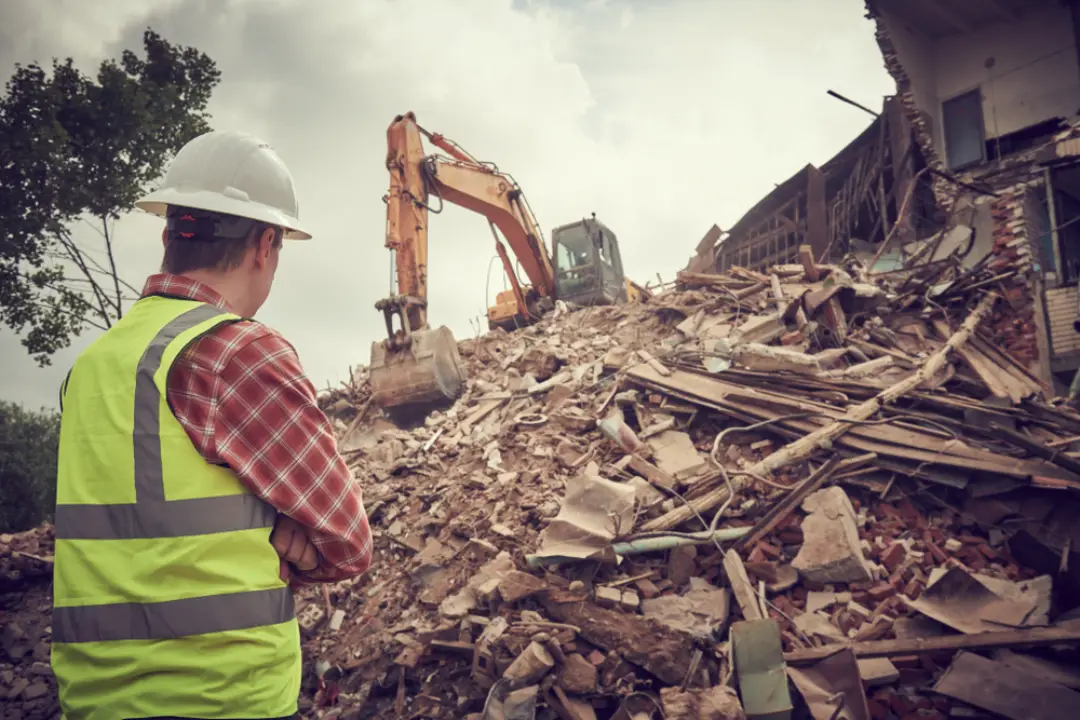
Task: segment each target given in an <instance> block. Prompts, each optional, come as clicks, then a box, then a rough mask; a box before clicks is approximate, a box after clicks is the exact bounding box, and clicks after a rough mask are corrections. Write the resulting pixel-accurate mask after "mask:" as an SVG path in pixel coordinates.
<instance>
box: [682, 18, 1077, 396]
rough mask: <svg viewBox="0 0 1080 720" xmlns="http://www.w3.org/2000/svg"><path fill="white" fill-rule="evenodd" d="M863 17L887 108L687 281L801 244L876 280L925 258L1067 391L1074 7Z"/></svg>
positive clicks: (1073, 267)
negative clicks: (990, 307)
mask: <svg viewBox="0 0 1080 720" xmlns="http://www.w3.org/2000/svg"><path fill="white" fill-rule="evenodd" d="M867 10H868V16H869V17H870V18H872V19H873V20H874V22H875V25H876V38H877V41H878V44H879V46H880V48H881V51H882V57H883V60H884V63H885V67H886V68H887V70H888V72H889V73H890V75H891V76H892V77H893V79H894V80H895V82H896V86H897V92H896V94H895V95H894V96H891V97H888V98H885V101H884V103H883V107H882V109H881V112H880V113H879V114H878V117H876V118H875V119H874V121H873V122H871V123H870V125H869V126H868V127H867V129H866V130H865V131H864V132H863V133H861V134H860V135H859V136H858V137H857V138H855V139H854V140H853V141H852V142H851V143H850V144H849V145H848V146H847V147H845V148H844V149H843V150H841V151H840V152H839V153H838V154H837V155H836V156H835V157H834V158H832V159H831V160H829V161H828V162H827V163H825V164H824V165H822V167H821V168H820V169H818V168H816V167H814V166H813V165H807V166H806V167H805V168H803V169H802V170H800V171H799V172H797V173H796V174H795V175H793V176H792V177H791V178H789V179H788V180H787V181H785V182H783V183H781V184H780V185H779V186H777V188H776V189H775V190H773V191H772V192H770V193H769V194H768V195H767V196H766V197H765V198H763V199H762V200H761V201H760V202H759V203H758V204H757V205H755V206H754V207H753V208H751V209H750V210H749V211H748V212H747V213H746V214H745V215H744V216H743V217H742V218H741V219H740V220H739V221H738V222H737V223H736V224H735V225H734V226H732V228H730V230H729V231H728V232H727V233H726V234H724V233H721V232H720V230H719V228H714V229H713V230H712V231H710V233H709V234H708V235H706V238H705V239H704V240H703V241H702V243H701V244H700V245H699V247H698V249H697V253H696V255H695V257H694V258H693V259H692V260H691V263H690V265H689V267H688V269H690V270H695V271H701V270H704V269H705V268H709V267H711V268H713V269H715V270H717V271H724V270H726V269H728V268H730V267H733V266H738V267H744V268H748V269H761V268H764V267H767V266H768V265H769V264H775V263H785V262H794V261H795V254H796V250H797V248H798V246H799V245H801V244H808V245H810V246H811V247H812V248H813V250H814V255H815V257H816V258H817V260H818V261H821V262H826V261H831V262H835V261H837V260H839V259H840V258H841V257H843V256H844V255H845V254H846V253H848V252H853V253H857V254H860V255H861V256H862V257H863V258H864V259H866V258H876V260H875V264H874V266H873V267H872V268H871V270H872V271H881V272H889V271H896V270H898V269H899V268H900V267H901V266H902V264H903V262H904V261H905V260H906V259H909V258H912V257H915V256H917V255H918V254H920V253H923V254H926V255H927V257H929V258H930V260H931V261H947V258H949V257H950V256H955V257H956V258H957V259H959V260H960V262H961V263H962V264H963V266H964V267H966V268H974V267H981V266H986V267H989V268H991V269H992V270H994V271H995V277H997V279H999V280H1000V281H1001V282H1003V283H1004V285H1005V286H1006V287H1005V293H1004V295H1005V298H1006V299H1007V301H1008V307H1002V308H1001V309H1000V310H999V311H998V314H997V317H996V318H995V319H994V327H995V331H996V332H997V333H999V335H1000V337H1001V339H1002V341H1003V342H1004V343H1005V346H1006V347H1007V348H1008V349H1009V351H1010V352H1011V353H1012V354H1013V355H1014V356H1015V357H1017V358H1019V359H1021V360H1022V361H1024V362H1025V363H1027V365H1028V367H1029V369H1031V371H1032V372H1034V373H1035V374H1036V375H1037V376H1038V377H1040V378H1041V379H1042V380H1044V381H1045V382H1048V383H1052V384H1055V386H1056V388H1057V389H1058V390H1063V389H1064V388H1066V387H1068V386H1069V384H1070V382H1071V381H1072V379H1073V376H1074V374H1075V372H1076V370H1077V369H1078V368H1080V331H1078V329H1077V325H1076V324H1075V323H1076V320H1077V317H1078V308H1080V292H1078V290H1077V287H1078V282H1080V223H1078V222H1077V221H1078V220H1080V53H1078V51H1077V35H1078V33H1080V19H1078V12H1080V11H1078V10H1077V3H1076V2H1062V0H986V1H985V2H984V1H982V0H948V1H945V0H941V1H940V2H931V1H929V0H917V1H913V2H908V1H906V0H868V1H867ZM864 109H866V108H864ZM871 112H872V111H871ZM893 228H895V232H893V233H892V234H891V236H889V235H890V233H889V231H890V229H893ZM887 236H888V247H887V248H885V249H884V250H882V248H881V244H882V243H883V242H884V241H885V239H886V237H887ZM879 251H880V252H879Z"/></svg>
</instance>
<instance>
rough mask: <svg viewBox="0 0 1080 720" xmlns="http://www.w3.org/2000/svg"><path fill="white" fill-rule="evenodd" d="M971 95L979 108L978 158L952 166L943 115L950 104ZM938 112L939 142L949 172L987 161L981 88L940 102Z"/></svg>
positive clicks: (945, 121)
mask: <svg viewBox="0 0 1080 720" xmlns="http://www.w3.org/2000/svg"><path fill="white" fill-rule="evenodd" d="M972 95H974V96H975V97H976V98H977V99H978V106H979V157H978V158H976V159H974V160H968V161H965V162H962V163H959V164H955V165H954V164H953V159H952V157H951V152H950V149H949V132H948V122H947V116H946V113H945V108H946V107H947V106H948V105H949V104H950V103H956V102H958V101H961V100H963V99H965V98H969V97H971V96H972ZM939 112H940V116H941V142H942V145H943V146H944V150H945V153H944V154H945V162H946V164H947V165H948V166H949V169H950V170H963V169H964V168H969V167H972V166H974V165H978V164H980V163H984V162H986V159H987V158H986V141H987V137H986V118H985V113H984V112H983V94H982V86H981V85H977V86H976V87H974V88H972V89H970V90H965V91H964V92H961V93H957V94H956V95H953V96H951V97H948V98H946V99H944V100H942V101H941V107H940V109H939Z"/></svg>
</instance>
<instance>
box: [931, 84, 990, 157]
mask: <svg viewBox="0 0 1080 720" xmlns="http://www.w3.org/2000/svg"><path fill="white" fill-rule="evenodd" d="M941 125H942V131H943V132H944V134H945V155H946V157H947V159H948V161H949V167H950V168H953V169H957V168H962V167H966V166H968V165H972V164H974V163H978V162H982V161H983V159H985V157H986V152H985V151H986V138H985V135H984V132H983V115H982V93H981V92H980V91H979V90H978V89H976V90H972V91H971V92H968V93H964V94H963V95H958V96H956V97H954V98H952V99H951V100H946V101H945V102H943V103H942V104H941Z"/></svg>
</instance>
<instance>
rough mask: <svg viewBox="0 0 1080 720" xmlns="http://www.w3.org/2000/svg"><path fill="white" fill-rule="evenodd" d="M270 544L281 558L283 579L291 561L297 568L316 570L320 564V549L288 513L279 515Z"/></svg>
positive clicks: (271, 534)
mask: <svg viewBox="0 0 1080 720" xmlns="http://www.w3.org/2000/svg"><path fill="white" fill-rule="evenodd" d="M270 544H271V545H273V546H274V550H276V551H277V554H278V557H280V558H281V561H282V563H281V565H282V567H281V573H282V575H283V577H282V580H284V579H285V577H284V576H285V575H286V574H287V573H288V564H289V563H291V564H292V565H294V566H296V569H297V570H314V569H315V568H316V567H318V565H319V551H318V550H316V549H315V546H314V545H313V544H312V543H311V541H310V540H308V536H307V533H306V532H305V531H304V528H303V527H302V526H301V525H299V524H298V523H297V522H296V521H295V520H293V519H292V518H290V517H288V516H286V515H280V514H279V515H278V516H277V521H276V522H275V523H274V529H273V531H272V532H271V533H270Z"/></svg>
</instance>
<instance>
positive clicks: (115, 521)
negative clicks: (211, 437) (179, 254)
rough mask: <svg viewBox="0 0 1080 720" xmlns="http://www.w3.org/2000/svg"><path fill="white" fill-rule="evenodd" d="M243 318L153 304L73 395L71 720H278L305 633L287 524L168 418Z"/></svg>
mask: <svg viewBox="0 0 1080 720" xmlns="http://www.w3.org/2000/svg"><path fill="white" fill-rule="evenodd" d="M240 319H241V318H240V317H239V316H237V315H234V314H232V313H228V312H223V311H222V310H220V309H218V308H216V307H214V306H212V305H209V304H206V303H201V302H198V301H194V300H186V299H179V298H172V297H164V296H150V297H146V298H142V299H140V300H139V301H138V302H136V303H135V304H134V305H133V306H132V307H131V309H130V311H129V312H128V314H127V315H126V316H125V317H124V318H123V319H121V320H120V321H119V322H117V323H116V324H115V325H114V326H113V327H112V328H110V329H109V331H108V332H106V333H104V334H103V335H102V336H101V337H100V338H98V339H97V340H96V341H95V342H94V343H93V344H92V345H90V347H88V348H87V349H86V350H85V351H84V352H83V353H82V354H81V355H79V357H78V359H77V360H76V361H75V364H74V366H73V367H72V369H71V373H70V374H69V376H68V379H67V381H66V382H65V387H64V389H63V391H62V398H63V401H62V416H61V427H60V454H59V471H58V478H57V491H56V501H57V503H56V521H55V526H56V556H55V567H54V571H53V619H52V633H53V634H52V667H53V672H54V673H55V675H56V679H57V683H58V685H59V690H60V705H61V709H62V711H63V713H64V717H65V718H67V720H119V719H120V718H144V717H153V716H178V717H192V718H264V717H265V718H279V717H285V716H289V715H293V714H295V713H296V711H297V699H298V696H299V691H300V672H301V655H300V631H299V627H298V625H297V622H296V616H295V612H294V609H293V599H292V593H291V591H290V589H289V588H288V586H287V585H286V584H285V583H284V582H282V580H281V579H280V576H279V558H278V555H277V553H276V552H275V551H274V549H273V547H272V546H271V545H270V532H271V529H272V528H273V524H274V519H275V517H276V512H275V510H274V509H273V508H272V507H271V506H269V505H268V504H266V503H265V502H263V501H262V500H261V499H259V498H258V497H256V496H255V495H253V494H252V493H251V492H249V491H248V490H247V489H246V488H245V487H244V486H243V484H241V483H240V481H239V480H238V479H237V478H236V475H235V474H234V473H233V472H232V471H231V470H230V469H229V468H227V467H220V466H216V465H212V464H210V463H208V462H207V461H206V460H205V459H204V458H203V457H202V456H201V455H199V453H198V451H197V450H196V449H195V446H194V444H193V443H192V442H191V440H190V438H189V437H188V436H187V433H186V432H185V431H184V428H183V427H182V426H181V425H180V423H179V422H178V421H177V419H176V417H175V416H174V415H173V413H172V411H171V410H170V408H169V404H168V400H167V397H166V380H167V378H168V375H169V370H170V368H172V365H173V362H174V361H175V360H176V358H177V357H178V356H179V354H180V353H181V352H182V351H183V349H184V348H185V347H187V346H188V345H189V344H191V343H192V342H194V341H195V340H196V339H198V338H199V337H201V336H202V335H204V334H206V333H207V332H209V331H211V330H213V329H214V328H216V327H218V326H220V325H221V324H223V323H227V322H235V321H237V320H240Z"/></svg>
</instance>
